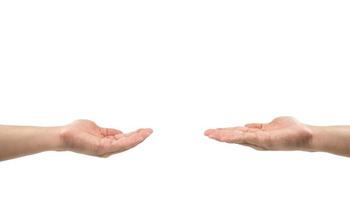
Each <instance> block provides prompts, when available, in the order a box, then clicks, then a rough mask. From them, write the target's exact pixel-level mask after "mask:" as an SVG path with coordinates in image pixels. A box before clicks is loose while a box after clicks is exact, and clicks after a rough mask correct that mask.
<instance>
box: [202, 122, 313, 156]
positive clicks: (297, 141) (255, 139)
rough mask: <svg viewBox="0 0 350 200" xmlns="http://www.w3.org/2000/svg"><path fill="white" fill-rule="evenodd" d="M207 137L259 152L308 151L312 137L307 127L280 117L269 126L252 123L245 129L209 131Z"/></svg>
mask: <svg viewBox="0 0 350 200" xmlns="http://www.w3.org/2000/svg"><path fill="white" fill-rule="evenodd" d="M205 135H207V136H208V137H210V138H212V139H215V140H218V141H221V142H228V143H237V144H241V145H246V146H250V147H252V148H255V149H257V150H303V149H304V150H306V149H307V148H308V146H309V143H310V141H311V136H312V135H311V131H310V129H309V127H308V126H307V125H304V124H302V123H300V122H298V121H297V120H296V119H294V118H292V117H279V118H276V119H274V120H273V121H272V122H270V123H267V124H262V123H251V124H247V125H245V126H244V127H233V128H218V129H209V130H207V131H206V132H205Z"/></svg>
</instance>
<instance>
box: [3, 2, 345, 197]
mask: <svg viewBox="0 0 350 200" xmlns="http://www.w3.org/2000/svg"><path fill="white" fill-rule="evenodd" d="M349 10H350V4H349V2H348V1H345V0H344V1H337V0H335V1H323V0H314V1H312V0H294V1H281V0H275V1H273V0H267V1H253V0H242V1H223V0H217V1H206V0H201V1H199V0H198V1H195V0H177V1H164V0H163V1H161V0H158V1H156V0H150V1H135V0H122V1H89V0H81V1H77V0H61V1H47V0H45V1H44V0H42V1H38V0H32V1H18V0H8V1H7V0H4V1H0V123H1V124H18V125H41V126H51V125H64V124H66V123H69V122H70V121H72V120H74V119H79V118H86V119H91V120H94V121H96V122H97V123H98V124H99V125H102V126H110V127H115V128H118V129H121V130H123V131H131V130H134V129H137V128H140V127H151V128H153V129H154V131H155V132H154V134H153V135H152V136H151V137H150V138H149V139H147V140H146V141H145V142H144V143H142V144H141V145H140V146H138V147H136V148H134V149H132V150H130V151H128V152H125V153H122V154H118V155H114V156H112V157H110V158H108V159H101V158H94V157H90V156H84V155H78V154H74V153H69V152H60V153H57V152H45V153H41V154H37V155H33V156H28V157H23V158H19V159H14V160H9V161H4V162H1V163H0V199H1V200H11V199H36V200H44V199H45V200H46V199H54V200H56V199H57V200H62V199H105V200H107V199H123V200H128V199H174V200H178V199H220V200H221V199H223V200H224V199H276V200H277V199H293V200H294V199H349V194H348V189H349V179H350V173H349V169H350V158H345V157H340V156H334V155H330V154H326V153H307V152H257V151H255V150H253V149H250V148H247V147H242V146H238V145H233V144H231V145H230V144H224V143H218V142H216V141H212V140H209V139H208V138H206V137H204V136H203V132H204V130H206V129H207V128H216V127H226V126H237V125H242V124H244V123H246V122H268V121H270V120H272V119H273V118H274V117H277V116H280V115H291V116H295V117H297V118H298V119H299V120H301V121H303V122H305V123H310V124H316V125H329V124H350V95H349V86H350V79H349V72H348V69H349V66H350V39H349V38H350V37H349V36H350V28H349V27H350V12H349Z"/></svg>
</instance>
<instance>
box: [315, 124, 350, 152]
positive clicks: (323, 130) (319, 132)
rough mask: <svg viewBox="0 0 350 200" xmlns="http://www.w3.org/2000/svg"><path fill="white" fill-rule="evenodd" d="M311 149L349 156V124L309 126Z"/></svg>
mask: <svg viewBox="0 0 350 200" xmlns="http://www.w3.org/2000/svg"><path fill="white" fill-rule="evenodd" d="M310 128H311V130H312V140H311V143H310V150H311V151H323V152H329V153H333V154H338V155H343V156H348V157H350V126H310Z"/></svg>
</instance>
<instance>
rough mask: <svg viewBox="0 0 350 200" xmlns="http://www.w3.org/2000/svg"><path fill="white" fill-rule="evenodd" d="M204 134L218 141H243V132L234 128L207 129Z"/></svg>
mask: <svg viewBox="0 0 350 200" xmlns="http://www.w3.org/2000/svg"><path fill="white" fill-rule="evenodd" d="M205 135H206V136H208V137H210V138H212V139H214V140H218V141H220V142H229V143H238V144H239V143H245V142H246V141H245V137H244V132H243V131H242V130H238V129H234V128H227V129H224V128H220V129H209V130H207V131H205Z"/></svg>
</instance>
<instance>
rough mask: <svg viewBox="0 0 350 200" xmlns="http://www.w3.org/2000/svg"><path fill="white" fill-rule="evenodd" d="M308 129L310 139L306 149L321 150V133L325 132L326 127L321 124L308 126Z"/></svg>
mask: <svg viewBox="0 0 350 200" xmlns="http://www.w3.org/2000/svg"><path fill="white" fill-rule="evenodd" d="M308 127H309V129H310V133H311V139H310V142H309V146H308V149H307V150H308V151H322V150H323V149H322V146H323V145H322V144H323V142H322V141H323V139H322V138H323V136H322V135H323V134H324V132H325V129H326V127H322V126H311V125H309V126H308Z"/></svg>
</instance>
